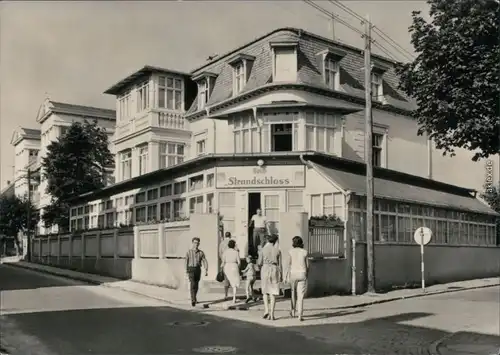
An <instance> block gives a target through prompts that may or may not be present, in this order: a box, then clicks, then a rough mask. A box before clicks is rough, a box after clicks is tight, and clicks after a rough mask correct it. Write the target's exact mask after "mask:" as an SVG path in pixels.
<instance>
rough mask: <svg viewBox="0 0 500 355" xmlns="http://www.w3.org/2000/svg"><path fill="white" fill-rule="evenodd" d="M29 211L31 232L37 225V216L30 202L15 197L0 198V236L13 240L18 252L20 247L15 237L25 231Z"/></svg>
mask: <svg viewBox="0 0 500 355" xmlns="http://www.w3.org/2000/svg"><path fill="white" fill-rule="evenodd" d="M29 209H31V223H30V231H31V232H33V231H34V230H35V228H36V225H37V224H38V214H36V213H35V211H36V208H35V206H33V204H32V202H31V201H28V199H27V198H23V199H21V198H19V197H17V196H2V197H0V235H5V236H7V237H12V238H14V240H15V242H16V244H17V247H18V250H19V249H20V247H19V240H18V238H17V235H18V233H19V232H21V231H24V232H26V231H27V228H28V210H29Z"/></svg>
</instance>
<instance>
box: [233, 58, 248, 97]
mask: <svg viewBox="0 0 500 355" xmlns="http://www.w3.org/2000/svg"><path fill="white" fill-rule="evenodd" d="M245 69H246V65H245V61H243V60H241V61H238V62H236V63H235V64H234V66H233V93H234V95H237V94H239V93H240V92H241V91H242V90H243V88H244V87H245V84H246V81H247V80H246V70H245Z"/></svg>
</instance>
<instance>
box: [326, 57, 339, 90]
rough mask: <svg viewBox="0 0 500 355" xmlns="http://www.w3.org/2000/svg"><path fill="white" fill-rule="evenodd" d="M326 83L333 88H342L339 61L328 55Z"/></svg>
mask: <svg viewBox="0 0 500 355" xmlns="http://www.w3.org/2000/svg"><path fill="white" fill-rule="evenodd" d="M324 68H325V84H326V85H327V86H328V87H329V88H330V89H332V90H339V88H340V65H339V61H338V60H335V59H334V58H332V57H329V56H327V57H326V58H325V61H324Z"/></svg>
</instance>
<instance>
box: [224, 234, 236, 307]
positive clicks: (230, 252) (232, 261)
mask: <svg viewBox="0 0 500 355" xmlns="http://www.w3.org/2000/svg"><path fill="white" fill-rule="evenodd" d="M235 247H236V242H235V241H234V240H230V241H229V242H228V243H227V249H226V250H225V251H224V253H223V254H222V270H223V271H224V275H225V276H226V278H227V280H228V281H229V285H230V286H231V287H232V289H233V303H236V291H237V289H238V287H240V282H241V278H240V263H241V261H240V254H239V253H238V251H237V250H235Z"/></svg>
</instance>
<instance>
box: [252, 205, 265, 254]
mask: <svg viewBox="0 0 500 355" xmlns="http://www.w3.org/2000/svg"><path fill="white" fill-rule="evenodd" d="M250 223H251V225H253V233H252V234H253V235H252V249H253V250H252V254H253V256H254V257H257V250H258V247H259V245H262V244H263V243H264V240H265V236H266V235H267V218H266V216H263V215H262V210H261V209H260V208H257V211H256V212H255V214H254V215H253V216H252V219H251V220H250Z"/></svg>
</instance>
